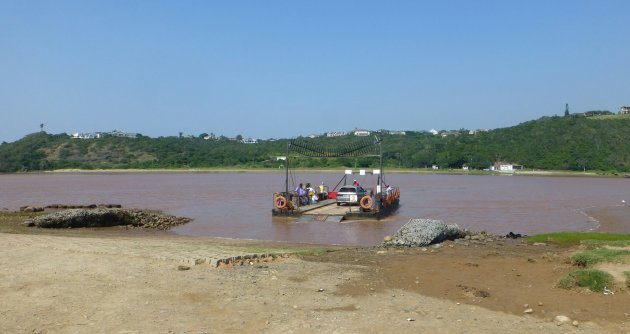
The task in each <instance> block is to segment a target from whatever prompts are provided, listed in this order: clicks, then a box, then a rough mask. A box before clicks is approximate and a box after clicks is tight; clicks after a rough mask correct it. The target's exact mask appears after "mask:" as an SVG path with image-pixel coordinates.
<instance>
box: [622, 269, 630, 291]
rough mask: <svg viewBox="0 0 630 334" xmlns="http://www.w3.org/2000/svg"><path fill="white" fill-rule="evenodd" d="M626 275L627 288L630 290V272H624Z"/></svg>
mask: <svg viewBox="0 0 630 334" xmlns="http://www.w3.org/2000/svg"><path fill="white" fill-rule="evenodd" d="M623 273H624V275H626V286H628V287H629V288H630V271H624V272H623Z"/></svg>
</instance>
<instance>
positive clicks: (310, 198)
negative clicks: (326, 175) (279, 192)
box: [295, 182, 328, 205]
mask: <svg viewBox="0 0 630 334" xmlns="http://www.w3.org/2000/svg"><path fill="white" fill-rule="evenodd" d="M326 189H327V188H326V186H325V185H324V182H322V184H321V185H320V186H319V189H318V190H319V191H317V190H315V188H313V187H311V184H310V183H307V184H306V187H304V185H303V184H302V183H300V185H299V186H298V187H297V188H295V193H296V195H297V196H298V200H299V204H300V205H308V204H315V203H317V202H319V201H320V200H322V199H326V197H327V195H328V192H327V190H326Z"/></svg>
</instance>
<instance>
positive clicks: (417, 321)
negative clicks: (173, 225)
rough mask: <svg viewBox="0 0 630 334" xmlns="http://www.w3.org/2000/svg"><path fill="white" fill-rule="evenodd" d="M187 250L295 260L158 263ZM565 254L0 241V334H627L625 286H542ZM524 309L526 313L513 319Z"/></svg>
mask: <svg viewBox="0 0 630 334" xmlns="http://www.w3.org/2000/svg"><path fill="white" fill-rule="evenodd" d="M38 232H41V230H38ZM198 249H202V250H204V251H206V252H213V251H218V250H220V251H221V252H223V253H224V254H247V253H260V252H269V253H274V252H275V253H282V254H285V253H289V252H291V250H295V251H297V252H299V254H293V255H290V256H288V257H282V256H280V257H278V258H277V259H276V260H273V261H271V260H265V261H260V262H259V261H258V260H253V261H251V263H250V261H246V262H245V263H244V264H242V265H241V264H240V263H235V264H232V265H226V266H222V267H220V268H213V267H211V266H210V265H208V264H198V265H190V266H188V267H180V266H181V265H182V263H181V262H179V261H178V260H177V257H176V256H169V254H176V255H178V256H180V255H182V254H188V253H193V252H195V251H196V250H198ZM572 251H574V250H570V249H559V248H556V247H554V246H549V245H538V246H533V245H525V244H522V243H519V242H493V243H491V244H472V243H467V244H464V243H456V242H447V243H445V244H442V245H441V246H439V247H428V248H426V249H381V248H360V249H346V248H332V247H320V246H304V245H287V244H275V243H260V242H247V241H238V240H229V239H215V238H189V237H177V236H171V235H168V234H160V233H147V234H142V233H140V234H137V233H136V234H133V235H124V234H123V233H111V232H103V231H100V232H99V231H86V232H85V233H84V232H81V231H76V230H73V231H68V233H67V235H64V232H63V231H56V232H55V233H54V235H47V234H41V233H38V234H24V233H20V234H14V233H0V295H1V296H2V299H1V301H0V329H1V332H3V333H259V332H263V333H319V332H326V333H384V332H391V333H401V332H403V331H405V332H409V333H421V332H431V333H434V332H435V333H539V332H541V331H545V332H549V333H567V332H569V333H602V332H612V333H628V332H630V324H629V322H630V315H629V313H630V292H628V290H627V289H624V288H619V287H618V288H615V290H614V292H615V293H614V294H608V295H604V294H601V293H592V292H586V291H575V290H572V291H568V290H564V289H561V288H558V287H556V284H557V282H558V280H559V279H560V278H561V277H562V276H563V275H565V274H566V273H567V272H569V271H570V270H572V268H571V267H570V265H568V264H567V263H566V258H567V257H568V255H569V254H570V253H571V252H572ZM309 253H311V254H309ZM187 268H189V269H188V270H181V269H187ZM619 286H622V285H619ZM526 309H531V313H529V314H526V313H524V311H525V310H526ZM558 315H564V316H567V317H569V318H570V319H571V321H570V322H568V323H565V324H563V325H558V324H557V323H556V322H555V321H554V318H555V317H556V316H558ZM573 321H576V322H575V324H573V323H572V322H573Z"/></svg>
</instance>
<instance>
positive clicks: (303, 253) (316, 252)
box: [293, 248, 330, 258]
mask: <svg viewBox="0 0 630 334" xmlns="http://www.w3.org/2000/svg"><path fill="white" fill-rule="evenodd" d="M329 251H330V250H328V249H325V248H315V249H304V250H297V251H295V252H293V254H295V256H297V257H299V258H303V257H307V256H315V257H318V256H322V255H324V254H326V253H328V252H329Z"/></svg>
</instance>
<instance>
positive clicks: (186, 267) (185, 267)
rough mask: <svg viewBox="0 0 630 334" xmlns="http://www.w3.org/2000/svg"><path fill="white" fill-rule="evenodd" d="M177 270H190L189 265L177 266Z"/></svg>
mask: <svg viewBox="0 0 630 334" xmlns="http://www.w3.org/2000/svg"><path fill="white" fill-rule="evenodd" d="M177 270H190V267H189V266H177Z"/></svg>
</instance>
